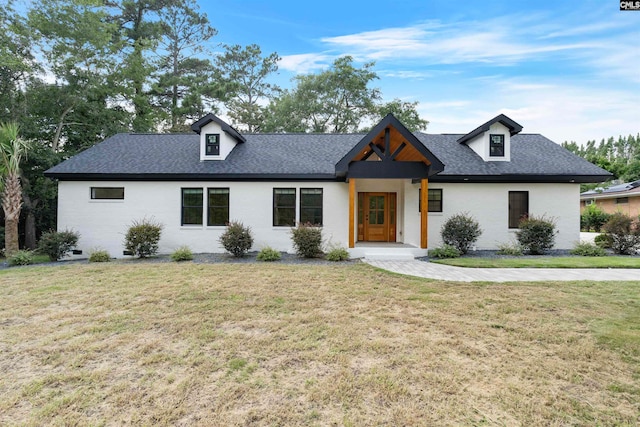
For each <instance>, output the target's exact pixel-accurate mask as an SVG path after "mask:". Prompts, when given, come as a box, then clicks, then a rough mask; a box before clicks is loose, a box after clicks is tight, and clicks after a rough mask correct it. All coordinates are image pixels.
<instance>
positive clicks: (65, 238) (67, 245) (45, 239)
mask: <svg viewBox="0 0 640 427" xmlns="http://www.w3.org/2000/svg"><path fill="white" fill-rule="evenodd" d="M79 238H80V235H79V234H78V233H76V232H74V231H69V230H65V231H54V230H49V231H47V232H45V233H42V236H41V237H40V241H39V242H38V251H40V252H41V253H42V254H44V255H47V256H48V257H49V260H51V261H58V260H59V259H61V258H63V257H64V256H65V255H67V254H68V253H69V252H71V250H72V249H73V248H75V247H76V245H77V244H78V239H79Z"/></svg>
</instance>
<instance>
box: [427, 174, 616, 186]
mask: <svg viewBox="0 0 640 427" xmlns="http://www.w3.org/2000/svg"><path fill="white" fill-rule="evenodd" d="M609 178H610V176H609V175H573V174H566V175H564V174H550V175H530V174H505V175H435V176H432V177H431V178H429V180H430V181H431V182H442V183H445V182H446V183H454V182H476V183H518V184H522V183H556V184H588V183H593V182H604V181H606V180H607V179H609Z"/></svg>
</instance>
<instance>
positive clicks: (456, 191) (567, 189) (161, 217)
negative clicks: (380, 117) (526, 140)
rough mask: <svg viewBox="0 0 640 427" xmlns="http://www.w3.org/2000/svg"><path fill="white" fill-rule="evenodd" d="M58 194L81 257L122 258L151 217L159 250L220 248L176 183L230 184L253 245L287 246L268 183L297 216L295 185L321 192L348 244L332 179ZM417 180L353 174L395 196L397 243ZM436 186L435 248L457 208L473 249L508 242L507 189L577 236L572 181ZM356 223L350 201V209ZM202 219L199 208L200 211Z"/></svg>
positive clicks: (559, 244) (65, 184) (564, 236)
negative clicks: (473, 230)
mask: <svg viewBox="0 0 640 427" xmlns="http://www.w3.org/2000/svg"><path fill="white" fill-rule="evenodd" d="M58 185H59V193H58V230H64V229H72V230H75V231H78V232H79V233H80V241H79V245H78V248H79V249H82V250H83V256H86V255H87V254H88V253H89V252H90V250H91V249H98V248H99V249H105V250H107V251H109V253H110V254H111V256H116V257H122V256H123V254H122V251H123V249H124V248H123V241H124V235H125V233H126V230H127V228H128V227H129V225H130V224H131V222H132V221H133V220H139V219H142V218H144V217H147V218H153V219H155V220H157V221H159V222H161V223H162V224H163V225H164V229H163V232H162V238H161V240H160V253H171V252H173V251H174V250H175V249H176V248H177V247H179V246H182V245H188V246H189V247H190V248H191V249H192V250H193V251H194V252H224V250H223V249H222V247H221V246H220V244H219V243H218V238H219V236H220V235H221V234H222V233H223V232H224V229H225V227H208V226H206V225H189V226H181V225H180V222H181V188H203V189H204V191H203V192H204V197H205V206H206V189H207V188H214V187H223V188H225V187H226V188H229V189H230V194H229V219H230V220H237V221H241V222H242V223H244V224H245V225H248V226H250V227H251V230H252V232H253V235H254V246H253V248H252V250H260V249H262V248H263V247H265V246H271V247H273V248H275V249H277V250H281V251H288V252H291V251H292V249H293V248H292V245H291V235H290V230H291V229H290V228H289V227H274V226H273V225H272V224H273V218H272V216H273V188H296V197H297V203H296V214H297V217H298V218H299V200H300V188H322V189H323V223H324V225H323V236H324V239H325V241H326V242H327V243H333V244H336V245H340V246H343V247H347V245H348V233H349V229H348V224H347V218H348V214H349V186H348V184H347V183H338V182H121V181H99V182H98V181H95V182H91V181H84V182H79V181H61V182H59V184H58ZM91 187H124V188H125V199H124V200H91V198H90V188H91ZM419 188H420V184H412V183H411V180H374V179H359V180H357V184H356V191H365V192H369V191H371V192H374V191H381V192H396V193H397V204H398V206H397V209H398V212H397V235H396V240H397V241H398V242H404V243H408V244H411V245H413V246H416V247H420V213H419V212H418V191H419ZM429 188H432V189H436V188H441V189H442V190H443V194H442V198H443V210H444V211H443V212H442V213H429V241H428V244H429V247H430V248H434V247H437V246H440V245H441V244H442V241H441V239H440V229H441V227H442V224H443V222H444V221H445V220H446V219H447V218H448V217H450V216H451V215H454V214H456V213H461V212H469V213H470V214H472V215H473V216H474V217H475V218H476V219H477V220H478V221H479V222H480V226H481V227H482V230H483V233H482V236H481V237H480V239H479V241H478V243H477V248H478V249H496V248H497V246H498V245H499V244H501V243H507V242H511V241H515V231H514V230H510V229H509V228H508V212H509V209H508V197H509V196H508V193H509V191H528V192H529V210H530V213H531V214H534V215H543V214H544V215H546V216H547V217H550V218H553V219H555V220H556V224H557V229H558V230H559V234H558V235H557V237H556V246H555V247H556V248H557V249H570V248H572V247H573V245H574V243H575V242H576V241H578V240H579V231H580V212H579V210H580V203H579V200H580V186H579V185H578V184H474V183H451V184H444V183H429ZM355 214H356V218H354V220H357V206H356V212H355ZM203 215H205V217H204V218H203V222H204V223H205V224H206V208H205V212H204V213H203Z"/></svg>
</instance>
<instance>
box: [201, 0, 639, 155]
mask: <svg viewBox="0 0 640 427" xmlns="http://www.w3.org/2000/svg"><path fill="white" fill-rule="evenodd" d="M199 2H200V3H199V4H200V6H201V10H202V11H203V12H206V13H207V15H208V17H209V19H210V20H211V22H212V24H213V26H214V27H215V28H217V29H218V32H219V33H218V36H217V37H215V40H214V41H215V42H217V43H227V44H241V45H246V44H250V43H256V44H258V45H259V46H260V47H261V48H262V51H263V52H265V53H271V52H277V53H278V54H279V55H280V56H281V57H282V60H281V61H280V64H279V67H280V70H279V75H278V76H277V77H276V79H277V83H278V84H280V85H281V86H283V87H290V79H291V77H292V76H294V75H295V74H297V73H312V72H317V71H319V70H322V69H323V68H327V67H328V66H329V65H330V64H331V63H332V62H333V60H334V59H335V58H337V57H339V56H342V55H347V54H348V55H352V56H353V57H354V58H355V59H356V63H357V64H362V63H364V62H367V61H375V62H376V65H375V71H376V72H377V73H378V75H379V77H380V78H379V80H377V81H376V82H375V86H376V87H378V88H380V89H381V90H382V93H383V96H384V98H385V100H391V99H393V98H400V99H402V100H406V101H419V103H420V105H419V112H420V113H421V115H422V116H423V117H424V118H426V119H427V120H429V121H430V124H429V127H428V132H431V133H466V132H469V131H471V130H472V129H473V128H475V127H476V126H478V125H480V124H481V123H483V122H485V121H487V120H489V119H491V118H493V117H494V116H496V115H497V114H499V113H505V114H507V115H508V116H509V117H511V118H512V119H513V120H515V121H517V122H518V123H520V124H521V125H522V126H523V127H524V130H523V132H530V133H542V134H544V135H545V136H547V137H548V138H550V139H552V140H554V141H556V142H558V143H560V142H562V141H565V140H574V141H577V142H579V143H585V142H586V141H587V140H589V139H597V140H598V141H599V140H600V139H601V138H606V137H609V136H613V135H615V136H617V135H620V134H622V135H628V134H634V135H635V134H637V133H638V132H640V106H639V105H638V104H639V102H640V44H639V41H640V11H637V12H635V11H634V12H626V11H620V10H619V1H618V0H598V1H592V0H583V1H573V0H571V1H563V0H556V1H547V0H538V1H535V2H532V1H502V0H498V1H470V0H468V1H451V0H436V1H429V0H399V1H385V2H382V1H378V0H370V1H349V0H346V1H345V0H343V1H335V0H327V1H322V2H306V1H277V0H272V1H264V0H260V1H256V0H249V1H247V0H213V1H207V0H199Z"/></svg>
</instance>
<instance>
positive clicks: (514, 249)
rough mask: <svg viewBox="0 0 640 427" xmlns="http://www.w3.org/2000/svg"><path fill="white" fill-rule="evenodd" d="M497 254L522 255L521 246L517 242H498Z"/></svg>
mask: <svg viewBox="0 0 640 427" xmlns="http://www.w3.org/2000/svg"><path fill="white" fill-rule="evenodd" d="M496 253H497V254H498V255H510V256H522V246H520V244H519V243H518V242H512V243H500V244H498V251H497V252H496Z"/></svg>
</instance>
